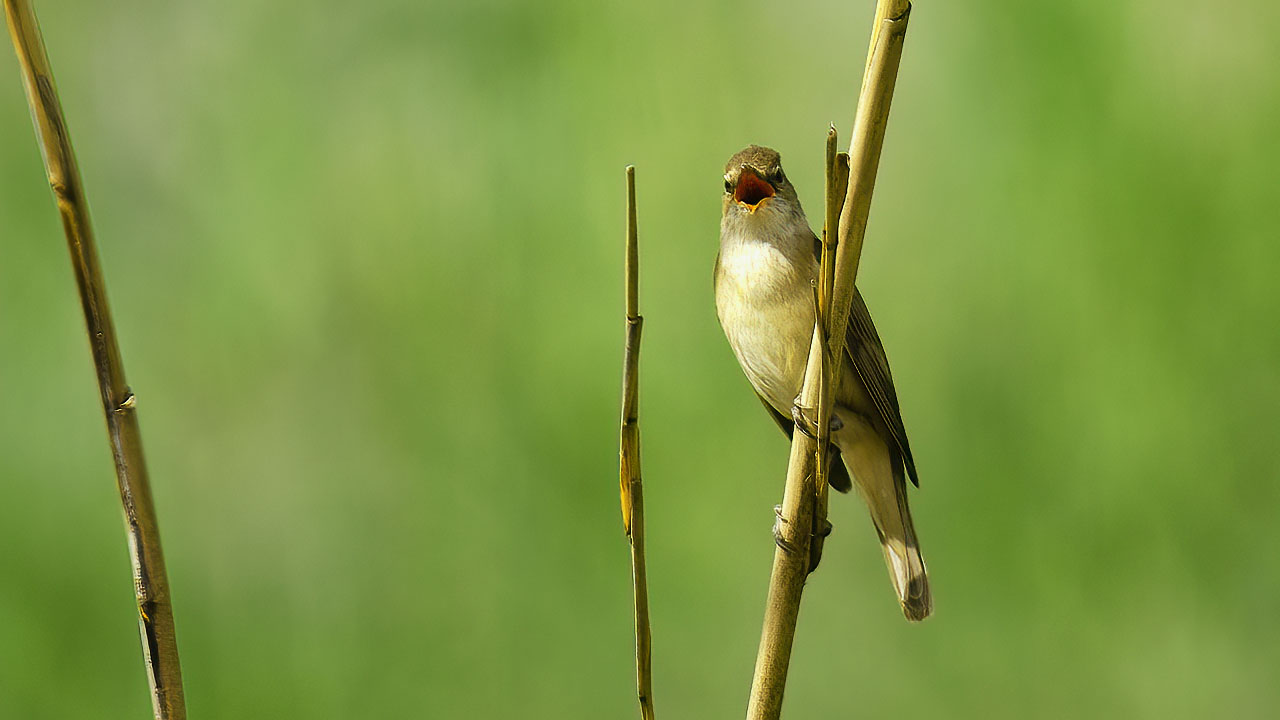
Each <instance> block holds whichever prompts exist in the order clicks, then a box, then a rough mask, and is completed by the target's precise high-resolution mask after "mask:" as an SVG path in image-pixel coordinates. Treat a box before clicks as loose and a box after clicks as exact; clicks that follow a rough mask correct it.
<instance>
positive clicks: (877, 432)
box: [715, 145, 933, 620]
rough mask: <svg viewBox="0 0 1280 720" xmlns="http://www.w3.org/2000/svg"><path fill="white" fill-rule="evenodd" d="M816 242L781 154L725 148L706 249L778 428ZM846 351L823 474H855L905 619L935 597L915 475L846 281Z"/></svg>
mask: <svg viewBox="0 0 1280 720" xmlns="http://www.w3.org/2000/svg"><path fill="white" fill-rule="evenodd" d="M820 251H821V242H820V241H819V240H818V238H817V237H816V236H815V235H814V234H813V230H811V229H810V228H809V221H808V220H807V219H805V216H804V210H803V209H802V208H801V207H800V198H799V197H798V196H797V195H796V190H795V188H794V187H792V185H791V183H790V182H789V181H788V180H787V176H786V175H785V174H784V173H783V172H782V157H781V156H780V155H779V154H778V153H777V152H776V151H774V150H772V149H770V148H766V147H760V146H759V145H752V146H750V147H747V148H746V149H744V150H742V151H741V152H739V153H737V154H736V155H734V156H733V157H731V158H729V162H728V164H727V165H725V171H724V212H723V215H722V216H721V218H720V254H719V255H718V256H717V257H716V269H715V295H716V311H717V314H718V315H719V316H720V325H721V327H723V328H724V334H725V335H726V336H727V337H728V338H729V345H730V346H731V347H732V348H733V352H734V354H735V355H737V357H738V363H739V364H741V365H742V369H743V371H744V372H746V375H747V379H748V380H750V381H751V386H752V387H754V388H755V390H756V394H758V395H759V396H760V399H761V400H762V401H764V405H765V408H766V409H767V410H768V411H769V414H770V415H772V416H773V419H774V420H776V421H777V423H778V425H779V426H781V427H782V429H783V431H784V432H786V433H787V435H788V436H790V435H791V433H792V432H793V429H794V422H793V421H792V419H791V418H792V407H793V406H794V405H795V404H796V402H797V397H798V395H799V394H800V388H801V385H802V384H803V382H804V370H805V364H806V363H807V361H808V359H809V343H810V341H811V339H812V337H813V327H814V321H815V318H814V314H815V313H814V307H813V284H812V283H813V282H814V281H815V280H816V279H817V277H818V268H819V253H820ZM844 352H845V355H844V363H845V366H844V370H843V371H842V375H841V382H840V387H839V389H838V390H837V392H836V395H835V399H836V404H835V408H834V411H833V414H832V418H833V420H832V434H831V439H832V443H833V445H834V446H835V451H836V452H837V453H838V455H837V456H836V457H834V458H833V459H832V463H831V472H830V476H831V477H830V483H831V486H832V487H834V488H835V489H837V490H839V491H841V492H848V491H849V490H850V489H851V487H852V483H850V480H849V477H850V476H852V477H853V480H854V481H855V482H856V484H857V486H858V491H859V493H860V494H861V495H862V498H863V500H865V501H866V503H867V508H868V509H869V510H870V511H871V520H872V522H873V523H875V527H876V532H877V534H878V535H879V537H880V544H881V546H882V547H883V548H884V557H885V562H886V563H887V564H888V566H889V577H890V578H891V579H892V581H893V587H894V590H896V591H897V593H898V601H899V603H901V605H902V612H903V614H904V615H906V616H907V619H908V620H923V619H924V618H926V617H928V615H929V613H930V612H931V611H932V610H933V598H932V596H931V595H930V593H929V580H928V577H927V575H926V574H925V567H924V560H923V559H922V558H921V557H920V545H919V542H918V541H917V540H916V531H915V527H914V526H913V525H912V523H911V510H910V509H909V508H908V507H907V484H906V478H907V476H910V478H911V482H912V483H914V484H915V485H916V486H917V487H919V484H920V483H919V479H918V478H917V476H916V466H915V460H914V459H913V458H912V457H911V447H910V446H909V445H908V444H907V431H906V429H905V428H904V427H903V425H902V413H901V412H900V411H899V409H898V395H897V393H896V392H895V390H894V388H893V378H892V376H891V375H890V374H889V360H888V358H887V357H885V353H884V346H883V345H882V344H881V343H880V336H879V335H877V334H876V328H875V325H874V324H872V322H871V315H870V314H869V313H868V312H867V306H866V304H865V303H864V302H863V301H862V295H861V294H860V293H858V292H857V291H856V290H855V292H854V298H853V306H852V308H851V309H850V314H849V329H848V331H847V333H846V336H845V351H844ZM841 460H843V462H841Z"/></svg>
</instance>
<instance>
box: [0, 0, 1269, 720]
mask: <svg viewBox="0 0 1280 720" xmlns="http://www.w3.org/2000/svg"><path fill="white" fill-rule="evenodd" d="M872 6H873V3H871V2H870V1H869V0H864V1H863V2H860V3H853V4H848V3H814V4H798V5H796V6H794V7H789V8H787V9H786V10H785V11H784V10H783V9H782V8H781V7H780V6H778V5H776V4H769V3H760V2H755V3H745V4H744V3H729V2H718V3H706V4H701V5H697V6H694V5H691V4H686V3H682V2H656V3H641V4H622V3H587V2H567V1H560V2H555V1H553V2H544V3H524V4H520V3H507V2H501V1H500V0H488V1H480V2H472V3H432V2H428V3H422V2H404V1H393V2H381V3H369V4H363V5H362V4H358V3H357V4H352V3H311V4H301V3H259V2H246V1H245V0H231V1H229V2H221V3H213V4H208V3H206V4H192V3H177V4H154V3H148V4H143V3H139V2H135V1H134V0H122V1H121V2H115V3H106V4H103V3H88V2H71V1H62V2H40V3H39V7H38V10H39V12H40V14H41V19H42V21H43V27H44V31H45V35H46V42H47V44H48V47H49V51H50V54H51V57H52V60H53V65H54V68H55V71H56V72H57V73H58V75H57V77H58V81H59V87H60V89H61V91H62V95H63V103H64V106H65V109H66V111H67V113H68V117H69V120H70V125H71V129H72V135H73V137H74V139H75V141H76V142H77V150H78V154H79V157H80V163H81V166H82V170H83V173H84V176H85V181H86V184H87V188H88V192H89V197H90V199H91V202H92V205H93V210H94V217H95V221H96V227H97V231H98V236H99V241H100V245H101V251H102V254H103V261H104V266H105V270H106V272H107V278H108V281H109V286H110V291H111V297H112V301H113V305H114V310H115V312H116V315H117V325H118V327H119V331H120V334H121V341H122V345H123V349H124V353H125V358H126V361H127V364H128V369H129V375H130V379H131V381H132V383H133V386H134V388H135V389H136V391H137V393H138V397H139V402H140V409H141V419H142V426H143V431H144V435H145V437H146V442H147V449H148V454H149V457H150V465H151V471H152V476H153V483H154V485H155V495H156V499H157V503H158V506H159V511H160V517H161V521H162V528H163V535H164V541H165V548H166V551H167V554H168V561H169V569H170V573H171V579H172V582H173V587H174V600H175V607H176V613H177V621H178V631H179V641H180V646H181V649H182V653H183V663H184V666H185V667H184V670H185V675H186V689H187V698H188V701H189V705H190V711H191V715H192V717H193V718H203V719H212V718H247V717H263V718H265V717H299V718H358V717H394V716H409V717H446V718H449V717H480V718H489V717H492V718H503V717H523V718H542V717H547V718H551V717H555V718H621V717H629V716H634V700H633V689H632V687H633V686H632V664H631V662H632V661H631V653H632V646H631V643H632V638H631V625H630V623H631V620H630V613H631V610H630V600H629V593H630V584H629V583H630V577H629V568H628V565H627V551H626V545H625V541H624V539H623V537H622V535H621V532H620V527H619V526H620V521H619V517H618V509H617V489H616V481H615V478H616V463H617V454H616V433H617V430H616V422H617V402H618V390H619V377H620V353H621V340H622V331H623V326H622V319H621V312H622V311H621V273H622V271H621V257H622V254H621V251H622V237H623V199H624V194H623V175H622V168H623V166H624V165H625V164H626V163H635V164H636V165H637V167H638V178H639V202H640V213H641V215H640V223H641V242H642V263H643V264H642V272H643V276H642V288H641V291H642V299H641V304H642V310H643V312H644V314H645V316H646V319H647V322H646V328H645V345H644V353H643V364H642V393H643V395H642V418H643V425H644V443H645V445H644V453H645V458H644V463H645V465H644V468H645V479H646V485H647V489H646V495H647V501H648V502H647V507H648V516H649V529H648V530H649V542H650V559H649V562H650V582H651V592H652V602H653V614H654V623H655V626H654V632H655V641H654V645H655V656H654V662H655V668H656V681H655V693H656V699H657V707H658V712H659V717H685V718H702V717H733V716H735V715H737V714H738V713H740V712H741V710H742V708H743V707H744V706H745V702H746V693H747V688H748V683H749V679H750V673H751V667H752V663H753V661H754V655H755V648H756V644H757V639H758V634H759V629H760V619H761V616H762V613H763V607H764V595H765V587H766V583H767V575H768V566H769V562H770V558H771V554H772V542H773V541H772V538H771V536H770V534H769V528H770V525H771V522H772V510H771V508H772V506H773V505H774V504H775V503H776V502H778V499H779V497H780V495H781V483H782V478H783V474H784V469H785V464H786V456H787V451H786V447H785V443H784V442H783V441H782V439H781V437H780V436H779V435H778V433H777V430H776V428H774V427H773V425H772V423H770V421H769V420H768V419H767V418H766V417H765V415H764V414H763V412H761V410H760V408H759V406H758V404H757V401H756V400H755V398H754V397H752V394H751V392H750V391H749V389H748V386H747V383H746V381H745V380H744V379H743V378H742V376H741V373H740V371H739V370H738V368H737V366H736V364H735V362H734V360H733V358H732V356H731V354H730V352H729V350H728V348H727V345H726V343H725V342H724V339H723V337H722V336H721V334H720V330H719V328H718V326H717V323H716V320H715V317H714V311H713V305H712V301H711V294H710V293H711V291H710V278H711V264H712V260H713V258H714V256H715V252H716V237H717V223H718V216H719V194H720V189H719V188H720V172H721V168H722V163H723V162H724V160H725V158H727V157H728V156H729V155H730V154H731V153H733V152H734V151H736V150H737V149H739V148H740V147H741V146H743V145H746V144H748V143H750V142H758V143H763V144H768V145H772V146H774V147H776V148H778V149H779V150H781V151H782V152H783V154H784V156H785V158H786V161H787V167H788V171H789V175H790V176H791V177H792V178H793V179H794V180H795V181H796V183H797V185H798V186H799V187H800V190H801V194H802V198H803V199H804V201H805V202H806V204H807V205H808V209H809V213H810V217H811V219H812V218H816V217H817V216H818V215H819V214H820V196H821V174H820V172H819V167H820V164H821V158H822V146H823V137H824V132H825V128H826V125H827V123H828V122H835V123H836V124H837V126H838V127H839V128H840V129H841V131H842V134H843V135H844V137H845V138H846V139H847V136H848V135H847V133H848V128H849V125H850V119H851V118H852V113H853V104H854V99H855V95H856V87H855V85H854V83H855V82H856V80H857V78H858V77H859V76H860V74H861V70H862V62H863V57H864V53H865V43H866V40H865V39H866V37H867V34H868V32H869V19H870V17H871V12H872ZM1278 30H1280V9H1278V8H1277V5H1276V4H1275V3H1271V2H1264V1H1263V0H1245V1H1244V2H1243V4H1240V3H1237V4H1235V5H1232V6H1231V8H1230V10H1229V11H1228V10H1227V9H1226V8H1219V7H1216V6H1213V5H1211V4H1203V3H1202V4H1194V3H1189V2H1184V3H1164V2H1156V1H1155V0H1129V1H1127V2H1120V3H1114V2H1102V1H1101V0H1086V1H1084V2H1077V3H1066V4H1052V3H1030V4H1028V3H1023V4H1019V3H1004V2H994V1H993V0H979V1H978V2H973V3H965V4H956V3H943V2H938V3H932V2H920V3H918V4H917V7H916V12H915V13H914V17H913V19H912V23H911V31H910V33H909V35H908V40H907V45H906V51H905V55H904V60H903V65H902V72H901V75H900V79H899V84H898V94H897V98H896V101H895V105H894V110H893V120H892V123H891V125H890V130H889V134H888V139H887V143H886V148H885V153H884V157H883V164H882V169H881V174H880V180H879V183H878V184H877V192H876V198H875V203H874V206H873V209H872V219H871V225H870V230H869V234H868V240H867V246H866V252H865V255H864V262H863V264H862V273H861V276H860V284H861V287H862V288H863V291H864V293H865V294H866V296H867V298H868V302H869V304H870V305H871V308H872V311H873V313H874V314H875V316H876V320H877V323H878V325H879V327H880V332H881V335H882V336H883V338H884V340H885V344H886V346H887V347H888V350H889V354H890V357H891V359H892V361H893V367H894V374H895V378H896V380H897V384H898V388H899V394H900V396H901V399H902V403H903V412H904V416H905V418H906V420H907V425H908V428H909V430H910V432H911V439H912V447H913V448H915V450H916V454H917V460H918V462H919V465H920V468H921V475H922V484H923V488H922V489H921V490H920V491H919V492H917V493H915V494H914V496H913V503H914V508H915V515H916V522H917V524H918V526H919V528H920V531H921V537H922V541H923V544H924V548H925V551H926V555H927V558H928V560H929V563H930V571H931V574H932V576H933V578H934V587H935V594H936V602H937V614H936V616H935V617H934V618H933V619H930V620H929V621H928V622H927V623H925V624H923V625H920V626H910V625H908V624H907V623H906V622H904V621H903V620H902V618H901V617H900V615H899V613H898V610H897V608H896V605H895V603H894V601H893V598H892V593H891V591H890V588H889V583H888V580H887V578H886V574H885V570H884V568H883V564H882V560H881V558H880V552H879V550H878V548H877V547H876V543H875V542H874V539H873V535H872V530H871V529H870V527H869V523H868V522H867V520H866V518H865V515H864V512H863V510H862V508H861V507H860V506H859V505H858V503H857V502H856V501H853V500H851V499H846V498H836V500H835V501H834V502H833V506H832V512H833V515H832V520H833V521H834V523H835V528H836V530H835V535H834V536H833V538H832V539H831V541H830V542H829V543H828V545H827V548H828V549H827V557H826V561H825V562H824V565H823V569H822V571H821V572H820V573H818V575H816V576H815V577H814V578H813V579H812V580H811V582H810V584H809V592H808V593H807V594H806V598H805V609H804V612H803V613H802V619H801V629H800V633H799V636H798V639H797V644H796V651H795V656H794V662H793V667H792V673H791V679H790V682H789V685H788V710H789V714H790V715H791V716H792V717H883V716H893V717H908V718H926V717H928V718H939V717H943V718H1026V717H1034V718H1082V717H1099V718H1162V719H1163V718H1183V717H1185V718H1204V717H1217V716H1234V717H1272V716H1275V714H1276V713H1277V712H1280V686H1278V685H1277V684H1276V683H1275V670H1276V668H1277V667H1280V642H1278V641H1280V619H1278V617H1280V613H1277V612H1276V611H1277V601H1276V599H1277V597H1280V524H1278V523H1277V522H1276V513H1277V508H1280V485H1278V484H1277V482H1276V481H1277V478H1278V477H1280V460H1278V456H1277V439H1278V438H1280V422H1278V421H1277V411H1278V410H1280V332H1277V314H1278V311H1280V290H1277V285H1276V276H1277V271H1278V270H1280V243H1278V242H1277V240H1280V232H1278V231H1277V228H1280V200H1278V199H1277V187H1278V184H1277V181H1276V178H1275V173H1276V170H1275V169H1276V167H1277V163H1278V162H1280V133H1278V132H1277V128H1280V76H1278V74H1277V68H1280V45H1277V44H1276V43H1275V42H1274V38H1275V37H1276V34H1277V31H1278ZM0 56H2V57H3V59H2V60H0V136H2V137H3V138H4V141H3V142H0V168H2V172H0V390H2V392H3V395H4V397H5V398H6V400H5V406H6V409H5V412H3V413H0V497H2V498H3V500H0V547H2V548H3V549H2V550H0V715H3V716H4V717H6V718H9V717H12V718H72V717H74V718H126V717H128V718H136V717H143V716H145V715H146V714H147V713H148V712H149V705H148V699H147V695H146V690H145V680H144V675H143V670H142V665H141V656H140V651H139V644H138V638H137V630H136V627H135V625H134V620H133V617H134V616H133V612H134V611H133V608H132V596H131V593H132V589H131V587H130V583H129V579H128V564H127V555H126V551H125V539H124V533H123V530H122V526H121V520H120V512H119V509H118V504H117V498H116V491H115V484H114V478H113V474H112V468H111V462H110V457H109V454H108V452H107V446H106V442H105V434H104V428H103V423H102V419H101V417H100V416H99V407H98V401H97V394H96V390H95V386H94V376H93V372H92V369H91V365H90V358H89V353H88V348H87V346H86V342H85V338H84V335H83V320H82V318H81V316H80V308H79V305H78V302H77V300H76V298H75V292H74V285H73V282H72V279H71V273H70V268H69V265H68V262H67V258H66V250H65V247H64V245H63V240H62V235H61V230H60V226H59V223H58V218H57V214H56V212H55V209H54V205H53V202H52V199H51V197H50V194H49V192H48V189H47V187H46V185H45V182H44V178H43V171H42V168H41V165H40V159H39V154H38V152H37V149H36V146H35V143H34V140H33V138H34V135H33V132H32V129H31V126H30V119H29V115H28V111H27V109H26V106H25V99H24V96H23V94H22V90H21V87H20V85H19V78H18V71H17V67H16V62H15V61H14V60H13V56H12V54H11V53H10V52H9V51H7V50H6V51H4V52H3V53H0Z"/></svg>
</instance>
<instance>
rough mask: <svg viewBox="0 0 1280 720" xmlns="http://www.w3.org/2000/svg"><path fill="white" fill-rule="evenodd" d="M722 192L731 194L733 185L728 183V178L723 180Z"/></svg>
mask: <svg viewBox="0 0 1280 720" xmlns="http://www.w3.org/2000/svg"><path fill="white" fill-rule="evenodd" d="M724 191H725V192H727V193H731V192H733V183H731V182H729V178H725V179H724Z"/></svg>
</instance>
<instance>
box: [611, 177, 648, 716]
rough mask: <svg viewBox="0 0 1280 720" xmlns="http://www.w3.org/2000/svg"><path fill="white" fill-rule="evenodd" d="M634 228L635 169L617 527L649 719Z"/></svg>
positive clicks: (639, 685) (639, 692)
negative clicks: (627, 544) (625, 556)
mask: <svg viewBox="0 0 1280 720" xmlns="http://www.w3.org/2000/svg"><path fill="white" fill-rule="evenodd" d="M638 240H639V233H638V228H637V227H636V169H635V167H633V166H631V165H628V166H627V247H626V313H627V315H626V322H627V335H626V345H625V346H624V351H623V360H622V430H621V434H620V435H621V436H620V440H619V473H618V474H619V483H620V485H621V491H622V525H623V529H624V530H625V531H626V533H627V538H628V539H630V541H631V578H632V582H633V585H634V590H635V620H636V696H637V697H638V698H639V700H640V717H641V718H643V720H653V718H654V714H653V669H652V665H651V650H650V633H649V581H648V577H647V575H646V572H645V557H644V487H643V486H642V485H641V482H640V330H641V328H642V327H643V326H644V318H642V317H641V316H640V292H639V285H640V254H639V245H638Z"/></svg>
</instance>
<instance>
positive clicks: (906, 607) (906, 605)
mask: <svg viewBox="0 0 1280 720" xmlns="http://www.w3.org/2000/svg"><path fill="white" fill-rule="evenodd" d="M898 600H899V602H900V603H901V604H902V614H903V615H905V616H906V618H907V619H908V620H910V621H911V622H920V621H921V620H924V619H925V618H927V617H929V615H930V614H931V613H932V612H933V593H931V592H929V576H928V575H926V574H925V572H924V568H923V567H921V570H920V573H919V574H918V575H915V576H913V577H912V578H910V579H909V580H908V581H907V583H906V587H905V592H901V593H899V595H898Z"/></svg>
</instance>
